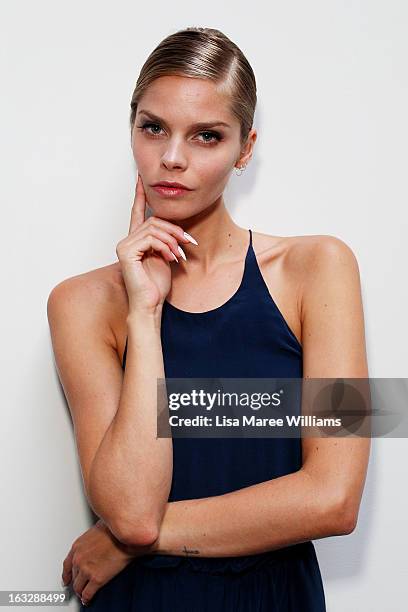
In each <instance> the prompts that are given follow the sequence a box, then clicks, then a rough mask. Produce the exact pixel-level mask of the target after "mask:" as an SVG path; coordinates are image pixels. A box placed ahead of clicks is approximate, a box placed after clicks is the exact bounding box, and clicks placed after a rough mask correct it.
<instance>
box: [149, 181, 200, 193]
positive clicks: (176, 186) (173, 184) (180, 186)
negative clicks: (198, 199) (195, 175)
mask: <svg viewBox="0 0 408 612" xmlns="http://www.w3.org/2000/svg"><path fill="white" fill-rule="evenodd" d="M153 187H165V188H167V189H185V190H186V191H191V189H190V188H189V187H187V186H186V185H183V183H176V182H171V181H162V182H160V183H155V184H154V185H153Z"/></svg>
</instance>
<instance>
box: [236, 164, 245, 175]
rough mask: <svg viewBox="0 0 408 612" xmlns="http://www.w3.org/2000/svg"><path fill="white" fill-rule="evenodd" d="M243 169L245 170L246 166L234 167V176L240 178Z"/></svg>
mask: <svg viewBox="0 0 408 612" xmlns="http://www.w3.org/2000/svg"><path fill="white" fill-rule="evenodd" d="M245 168H246V164H243V165H242V166H238V167H237V166H235V174H236V175H237V176H241V174H242V173H243V172H244V170H245ZM237 170H239V172H237Z"/></svg>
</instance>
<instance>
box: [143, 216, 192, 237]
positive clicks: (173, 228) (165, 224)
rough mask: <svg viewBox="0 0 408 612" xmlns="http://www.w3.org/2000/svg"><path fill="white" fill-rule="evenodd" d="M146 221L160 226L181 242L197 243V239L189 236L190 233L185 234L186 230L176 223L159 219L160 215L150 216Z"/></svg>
mask: <svg viewBox="0 0 408 612" xmlns="http://www.w3.org/2000/svg"><path fill="white" fill-rule="evenodd" d="M147 222H148V223H149V225H156V226H157V227H161V228H162V229H164V230H166V231H167V232H169V234H172V235H173V236H175V237H176V238H177V240H180V241H181V242H191V243H192V244H195V243H197V244H198V242H197V240H195V238H194V237H193V236H190V234H187V232H185V231H184V230H183V228H182V227H180V225H176V224H175V223H171V222H170V221H166V220H165V219H161V217H154V216H153V217H150V218H149V219H148V221H147ZM190 238H192V240H190Z"/></svg>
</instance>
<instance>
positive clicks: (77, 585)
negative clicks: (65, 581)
mask: <svg viewBox="0 0 408 612" xmlns="http://www.w3.org/2000/svg"><path fill="white" fill-rule="evenodd" d="M87 584H88V578H87V577H86V576H84V574H83V572H81V571H79V572H78V574H77V576H76V578H75V580H74V581H73V583H72V588H73V589H74V592H75V593H76V594H77V595H78V597H79V598H80V599H82V598H83V594H82V592H83V590H84V588H85V587H86V585H87Z"/></svg>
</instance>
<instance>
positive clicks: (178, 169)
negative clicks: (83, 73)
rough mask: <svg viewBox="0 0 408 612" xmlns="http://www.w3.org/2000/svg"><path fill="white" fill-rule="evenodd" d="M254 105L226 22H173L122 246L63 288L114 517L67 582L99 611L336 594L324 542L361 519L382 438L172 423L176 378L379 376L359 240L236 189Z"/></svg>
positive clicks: (104, 495) (87, 464) (299, 605)
mask: <svg viewBox="0 0 408 612" xmlns="http://www.w3.org/2000/svg"><path fill="white" fill-rule="evenodd" d="M255 105H256V84H255V78H254V74H253V71H252V69H251V67H250V65H249V63H248V61H247V60H246V58H245V57H244V55H243V54H242V52H241V51H240V49H239V48H238V47H237V46H236V45H235V44H234V43H233V42H231V41H230V40H229V39H228V38H227V37H226V36H224V35H223V34H222V33H221V32H219V31H218V30H213V29H207V28H188V29H186V30H182V31H179V32H176V33H175V34H173V35H171V36H168V37H167V38H166V39H164V40H163V41H162V42H161V43H160V44H159V45H158V47H157V48H156V49H155V50H154V51H153V52H152V54H151V55H150V57H149V58H148V59H147V61H146V63H145V64H144V66H143V68H142V70H141V74H140V76H139V79H138V82H137V85H136V89H135V91H134V94H133V98H132V103H131V119H130V122H131V135H132V136H131V138H132V140H131V141H132V150H133V155H134V159H135V162H136V165H137V168H138V181H137V186H136V194H135V200H134V204H133V208H132V214H131V222H130V228H129V234H128V236H126V237H125V238H124V239H123V240H121V241H120V242H119V243H118V245H117V250H116V252H117V255H118V260H119V261H118V262H116V263H114V264H112V265H110V266H106V267H103V268H100V269H97V270H93V271H91V272H88V273H86V274H81V275H79V276H76V277H72V278H70V279H67V280H65V281H63V282H62V283H60V284H59V285H57V286H56V287H55V288H54V289H53V291H52V292H51V294H50V297H49V301H48V317H49V322H50V328H51V335H52V342H53V349H54V353H55V357H56V363H57V367H58V372H59V376H60V379H61V381H62V384H63V387H64V391H65V394H66V396H67V400H68V403H69V406H70V410H71V414H72V417H73V421H74V426H75V434H76V441H77V448H78V454H79V458H80V463H81V469H82V475H83V481H84V487H85V491H86V494H87V498H88V500H89V503H90V505H91V506H92V508H93V510H94V511H95V513H96V514H97V515H98V516H99V517H100V518H99V521H98V522H97V523H96V525H95V526H93V527H92V528H91V529H89V530H88V531H86V532H85V533H84V534H82V535H81V536H80V537H78V538H77V539H76V540H75V542H74V543H73V545H72V547H71V550H70V552H69V554H68V555H67V557H66V559H65V560H64V564H63V565H64V569H63V580H64V581H65V583H66V584H69V583H72V587H73V589H74V591H75V592H76V593H77V594H78V596H79V597H81V598H82V602H83V605H85V604H88V605H89V607H90V608H93V609H95V610H103V611H104V612H107V611H113V610H118V611H119V610H120V611H125V610H135V611H136V610H137V611H138V612H139V611H142V610H149V611H155V610H171V611H176V612H179V611H181V610H189V611H190V610H207V609H209V608H210V607H211V610H212V611H213V612H215V611H218V610H234V611H238V610H240V611H241V610H242V611H250V610H251V611H252V610H280V611H283V610H296V611H298V610H299V611H300V610H302V612H306V611H314V612H321V611H323V610H325V597H324V591H323V585H322V580H321V575H320V570H319V565H318V562H317V558H316V554H315V550H314V547H313V543H312V540H313V539H317V538H323V537H328V536H330V535H341V534H348V533H351V532H352V531H353V529H354V528H355V525H356V521H357V516H358V509H359V505H360V500H361V495H362V490H363V485H364V480H365V475H366V468H367V462H368V454H369V442H368V440H367V439H359V438H353V439H339V438H333V439H331V438H326V439H323V438H310V437H309V438H304V439H302V440H300V439H299V438H277V439H268V438H227V437H226V438H225V439H220V438H174V439H172V438H171V437H156V433H157V430H156V426H157V401H156V392H157V379H163V378H165V377H168V378H177V377H181V378H188V377H193V378H194V377H213V376H214V377H231V378H234V377H237V378H240V377H242V378H248V377H251V378H257V377H259V378H262V377H264V378H265V377H288V378H292V377H300V378H301V377H302V376H303V377H304V378H310V377H316V378H317V377H320V378H325V377H328V378H332V377H333V378H336V377H339V376H340V377H350V378H351V377H366V376H367V363H366V355H365V339H364V321H363V311H362V304H361V294H360V282H359V272H358V265H357V262H356V259H355V257H354V255H353V253H352V251H351V250H350V248H349V247H348V246H347V245H346V244H345V243H344V242H342V241H341V240H339V239H337V238H334V237H331V236H300V237H299V236H296V237H287V238H286V237H281V236H270V235H267V234H262V233H258V232H253V231H252V230H249V231H248V230H247V229H244V228H241V227H239V226H238V225H236V224H235V223H234V221H233V220H232V218H231V217H230V215H229V213H228V211H227V209H226V207H225V204H224V199H223V191H224V189H225V186H226V184H227V182H228V180H229V178H230V175H231V173H232V171H233V169H234V168H238V169H240V171H241V172H242V170H243V169H244V168H245V167H246V165H247V164H248V162H249V160H250V159H251V157H252V154H253V148H254V144H255V141H256V137H257V134H256V130H254V129H253V128H252V123H253V116H254V111H255ZM164 183H167V186H166V185H165V184H164ZM168 183H173V187H172V186H169V185H168ZM174 183H178V184H179V185H180V184H181V185H182V186H183V187H177V186H174ZM147 203H148V204H149V206H150V208H151V210H152V212H153V216H151V217H150V218H149V219H146V217H145V210H146V205H147ZM180 245H182V246H180ZM272 295H273V296H274V297H272ZM277 304H279V307H278V305H277ZM283 313H284V314H283ZM121 357H123V360H122V363H121Z"/></svg>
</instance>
